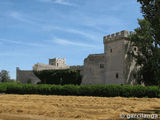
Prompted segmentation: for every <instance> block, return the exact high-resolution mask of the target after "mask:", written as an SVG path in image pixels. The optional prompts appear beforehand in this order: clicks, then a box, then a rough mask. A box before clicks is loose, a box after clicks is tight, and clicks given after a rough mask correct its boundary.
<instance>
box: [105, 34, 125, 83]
mask: <svg viewBox="0 0 160 120" xmlns="http://www.w3.org/2000/svg"><path fill="white" fill-rule="evenodd" d="M127 37H128V31H122V32H118V33H115V34H112V35H108V36H105V37H104V40H103V42H104V55H105V84H124V83H125V81H124V80H125V79H126V76H125V72H126V71H125V68H126V67H125V55H126V54H127V53H126V50H125V46H126V43H127V41H126V38H127Z"/></svg>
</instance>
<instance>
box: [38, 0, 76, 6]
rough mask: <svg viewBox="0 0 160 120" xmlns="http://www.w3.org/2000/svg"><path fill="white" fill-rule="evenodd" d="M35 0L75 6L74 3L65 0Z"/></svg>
mask: <svg viewBox="0 0 160 120" xmlns="http://www.w3.org/2000/svg"><path fill="white" fill-rule="evenodd" d="M37 1H39V2H45V3H54V4H60V5H66V6H75V4H73V3H69V2H66V1H65V0H37Z"/></svg>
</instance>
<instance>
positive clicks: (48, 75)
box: [34, 69, 82, 85]
mask: <svg viewBox="0 0 160 120" xmlns="http://www.w3.org/2000/svg"><path fill="white" fill-rule="evenodd" d="M34 74H35V75H36V76H37V77H38V78H39V79H40V80H41V82H40V83H39V84H56V85H65V84H74V85H80V84H81V78H82V77H81V75H80V70H69V69H66V70H43V71H34Z"/></svg>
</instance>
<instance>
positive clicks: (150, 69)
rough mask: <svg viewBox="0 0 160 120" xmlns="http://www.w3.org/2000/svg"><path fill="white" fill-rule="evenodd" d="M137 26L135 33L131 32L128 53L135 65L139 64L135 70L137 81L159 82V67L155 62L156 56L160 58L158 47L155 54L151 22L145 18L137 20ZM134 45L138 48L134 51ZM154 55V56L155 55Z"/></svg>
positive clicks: (149, 83)
mask: <svg viewBox="0 0 160 120" xmlns="http://www.w3.org/2000/svg"><path fill="white" fill-rule="evenodd" d="M138 23H139V25H140V27H139V28H137V29H135V33H134V34H131V35H130V37H129V40H130V41H131V49H130V55H131V56H132V57H133V58H134V59H135V61H136V65H137V66H140V68H139V69H138V72H137V82H138V83H144V84H145V85H157V84H159V82H160V81H159V80H160V79H159V78H160V68H159V66H158V63H157V58H160V50H159V49H158V51H157V52H159V53H157V55H159V56H157V55H156V54H155V49H157V48H156V47H155V45H154V44H153V41H154V38H153V36H152V33H151V32H150V31H151V24H150V23H149V22H148V21H147V20H145V19H144V20H138ZM134 47H136V48H138V50H136V51H135V49H133V48H134ZM155 55H156V56H155Z"/></svg>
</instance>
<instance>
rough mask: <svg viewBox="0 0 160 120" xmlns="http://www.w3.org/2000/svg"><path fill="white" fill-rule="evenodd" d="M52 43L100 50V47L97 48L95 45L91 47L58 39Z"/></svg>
mask: <svg viewBox="0 0 160 120" xmlns="http://www.w3.org/2000/svg"><path fill="white" fill-rule="evenodd" d="M53 42H56V43H58V44H61V45H73V46H79V47H90V48H95V49H101V47H98V46H97V45H91V44H87V43H81V42H72V41H69V40H65V39H60V38H55V39H54V40H53Z"/></svg>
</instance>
